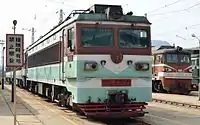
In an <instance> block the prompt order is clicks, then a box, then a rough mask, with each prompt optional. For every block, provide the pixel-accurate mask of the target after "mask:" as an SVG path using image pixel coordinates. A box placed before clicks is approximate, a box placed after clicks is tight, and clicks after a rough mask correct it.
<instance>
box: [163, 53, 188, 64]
mask: <svg viewBox="0 0 200 125" xmlns="http://www.w3.org/2000/svg"><path fill="white" fill-rule="evenodd" d="M166 62H168V63H181V64H185V63H186V64H189V63H190V62H191V61H190V55H188V54H167V55H166Z"/></svg>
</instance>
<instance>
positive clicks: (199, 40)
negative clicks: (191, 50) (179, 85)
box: [192, 34, 200, 101]
mask: <svg viewBox="0 0 200 125" xmlns="http://www.w3.org/2000/svg"><path fill="white" fill-rule="evenodd" d="M192 37H194V38H196V39H197V40H198V42H199V55H198V60H199V68H198V70H199V75H198V77H199V79H198V82H199V85H198V87H199V88H198V89H199V94H198V95H199V101H200V39H199V38H198V37H197V36H196V35H195V34H192Z"/></svg>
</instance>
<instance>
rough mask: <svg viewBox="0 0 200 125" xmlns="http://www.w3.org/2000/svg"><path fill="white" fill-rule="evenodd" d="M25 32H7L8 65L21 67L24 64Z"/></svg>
mask: <svg viewBox="0 0 200 125" xmlns="http://www.w3.org/2000/svg"><path fill="white" fill-rule="evenodd" d="M23 40H24V35H23V34H6V59H7V60H6V66H7V67H21V66H22V65H23V61H24V58H23V48H24V43H23V42H24V41H23Z"/></svg>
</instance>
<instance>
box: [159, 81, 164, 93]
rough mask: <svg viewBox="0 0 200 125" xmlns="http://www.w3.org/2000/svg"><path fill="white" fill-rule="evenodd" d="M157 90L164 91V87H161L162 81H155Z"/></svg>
mask: <svg viewBox="0 0 200 125" xmlns="http://www.w3.org/2000/svg"><path fill="white" fill-rule="evenodd" d="M157 91H158V92H164V88H163V85H162V82H161V81H159V82H158V83H157Z"/></svg>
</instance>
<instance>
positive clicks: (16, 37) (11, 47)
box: [6, 20, 24, 125]
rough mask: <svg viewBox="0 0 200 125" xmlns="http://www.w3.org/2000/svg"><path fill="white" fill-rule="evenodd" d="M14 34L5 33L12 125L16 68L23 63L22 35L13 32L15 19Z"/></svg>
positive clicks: (14, 112) (14, 110)
mask: <svg viewBox="0 0 200 125" xmlns="http://www.w3.org/2000/svg"><path fill="white" fill-rule="evenodd" d="M13 25H14V27H13V29H14V34H6V67H10V68H13V84H12V100H11V101H12V102H14V105H13V115H14V125H16V101H17V100H16V69H17V68H18V67H22V66H23V64H24V58H23V53H24V52H23V48H24V35H23V34H15V29H16V25H17V20H14V21H13Z"/></svg>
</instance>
